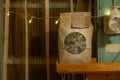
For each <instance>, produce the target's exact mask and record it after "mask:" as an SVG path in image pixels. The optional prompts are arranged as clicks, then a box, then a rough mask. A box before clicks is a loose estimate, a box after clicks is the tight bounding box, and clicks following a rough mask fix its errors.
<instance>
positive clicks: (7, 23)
mask: <svg viewBox="0 0 120 80" xmlns="http://www.w3.org/2000/svg"><path fill="white" fill-rule="evenodd" d="M5 4H6V5H5V32H4V56H3V80H7V58H8V42H9V41H8V40H9V15H8V14H9V0H6V3H5Z"/></svg>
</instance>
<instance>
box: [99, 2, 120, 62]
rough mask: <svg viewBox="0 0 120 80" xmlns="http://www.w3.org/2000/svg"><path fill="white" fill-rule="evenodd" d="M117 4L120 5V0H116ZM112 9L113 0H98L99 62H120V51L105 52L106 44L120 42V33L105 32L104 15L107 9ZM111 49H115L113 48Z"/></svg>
mask: <svg viewBox="0 0 120 80" xmlns="http://www.w3.org/2000/svg"><path fill="white" fill-rule="evenodd" d="M116 1H117V2H116V3H117V4H116V5H117V6H120V0H116ZM111 9H112V0H98V2H97V15H98V18H99V20H98V62H120V52H105V45H106V44H120V34H114V35H113V34H105V32H104V26H103V17H104V16H105V11H106V10H111ZM111 49H114V47H113V48H111Z"/></svg>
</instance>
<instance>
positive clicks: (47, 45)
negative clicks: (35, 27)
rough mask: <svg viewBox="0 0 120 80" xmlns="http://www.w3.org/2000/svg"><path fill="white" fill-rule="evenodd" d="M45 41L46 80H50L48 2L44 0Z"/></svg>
mask: <svg viewBox="0 0 120 80" xmlns="http://www.w3.org/2000/svg"><path fill="white" fill-rule="evenodd" d="M45 39H46V69H47V80H50V70H49V0H45Z"/></svg>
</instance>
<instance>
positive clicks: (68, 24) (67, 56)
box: [59, 12, 93, 63]
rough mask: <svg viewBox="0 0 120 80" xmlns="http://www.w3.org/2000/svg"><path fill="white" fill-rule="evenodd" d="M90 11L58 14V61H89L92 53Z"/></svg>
mask: <svg viewBox="0 0 120 80" xmlns="http://www.w3.org/2000/svg"><path fill="white" fill-rule="evenodd" d="M92 33H93V26H92V23H91V12H71V13H61V14H60V27H59V62H60V63H89V62H90V61H91V55H92Z"/></svg>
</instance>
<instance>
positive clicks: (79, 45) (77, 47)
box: [64, 32, 86, 54]
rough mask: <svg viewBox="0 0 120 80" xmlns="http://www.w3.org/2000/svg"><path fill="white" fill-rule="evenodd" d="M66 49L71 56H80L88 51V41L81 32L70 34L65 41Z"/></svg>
mask: <svg viewBox="0 0 120 80" xmlns="http://www.w3.org/2000/svg"><path fill="white" fill-rule="evenodd" d="M64 45H65V49H66V50H67V52H69V53H71V54H80V53H81V52H83V51H84V50H85V49H86V39H85V37H84V35H83V34H81V33H79V32H72V33H70V34H68V35H67V36H66V38H65V40H64Z"/></svg>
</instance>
